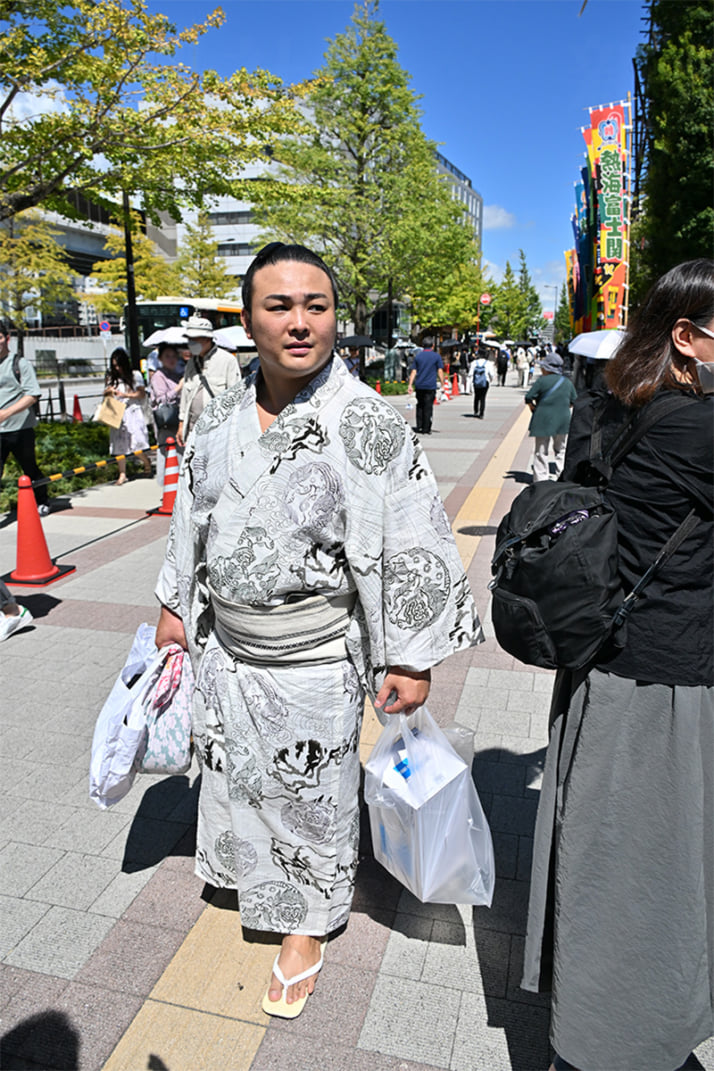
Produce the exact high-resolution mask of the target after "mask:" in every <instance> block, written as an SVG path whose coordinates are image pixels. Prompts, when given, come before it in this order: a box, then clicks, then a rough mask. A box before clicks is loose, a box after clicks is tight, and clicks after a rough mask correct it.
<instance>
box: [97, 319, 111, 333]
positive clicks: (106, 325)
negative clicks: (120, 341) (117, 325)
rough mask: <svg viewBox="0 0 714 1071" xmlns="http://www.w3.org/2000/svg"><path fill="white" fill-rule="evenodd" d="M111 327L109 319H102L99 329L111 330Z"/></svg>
mask: <svg viewBox="0 0 714 1071" xmlns="http://www.w3.org/2000/svg"><path fill="white" fill-rule="evenodd" d="M111 329H112V325H111V324H110V323H109V321H108V320H102V322H101V323H100V325H99V330H100V331H111Z"/></svg>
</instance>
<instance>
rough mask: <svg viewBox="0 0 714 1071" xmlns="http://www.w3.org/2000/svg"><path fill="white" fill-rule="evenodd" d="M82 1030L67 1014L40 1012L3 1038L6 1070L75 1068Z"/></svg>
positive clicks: (0, 1062)
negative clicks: (73, 1024)
mask: <svg viewBox="0 0 714 1071" xmlns="http://www.w3.org/2000/svg"><path fill="white" fill-rule="evenodd" d="M79 1044H80V1036H79V1032H78V1031H77V1030H75V1028H74V1027H73V1026H72V1023H71V1021H70V1019H69V1017H68V1016H67V1015H65V1014H64V1013H63V1012H58V1011H45V1012H38V1014H37V1015H31V1016H30V1017H29V1018H28V1019H24V1020H23V1021H22V1022H21V1023H18V1025H17V1026H15V1027H13V1029H12V1030H9V1031H8V1033H7V1034H4V1035H3V1036H2V1038H0V1066H2V1067H3V1068H4V1069H5V1071H30V1069H33V1068H34V1069H37V1071H76V1069H77V1068H78V1067H79Z"/></svg>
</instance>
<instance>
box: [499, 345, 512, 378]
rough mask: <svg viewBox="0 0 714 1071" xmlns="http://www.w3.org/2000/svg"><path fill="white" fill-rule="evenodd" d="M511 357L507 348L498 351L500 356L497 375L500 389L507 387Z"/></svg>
mask: <svg viewBox="0 0 714 1071" xmlns="http://www.w3.org/2000/svg"><path fill="white" fill-rule="evenodd" d="M510 356H511V355H510V353H509V352H508V350H507V349H506V348H505V346H504V347H503V348H502V349H500V350H499V351H498V356H497V357H496V374H497V376H498V385H499V387H505V386H506V373H507V372H508V362H509V360H510Z"/></svg>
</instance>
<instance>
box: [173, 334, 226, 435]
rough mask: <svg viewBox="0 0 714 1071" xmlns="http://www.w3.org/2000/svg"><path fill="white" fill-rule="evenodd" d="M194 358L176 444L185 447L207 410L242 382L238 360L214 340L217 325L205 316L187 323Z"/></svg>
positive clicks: (186, 376) (183, 396)
mask: <svg viewBox="0 0 714 1071" xmlns="http://www.w3.org/2000/svg"><path fill="white" fill-rule="evenodd" d="M183 327H184V334H185V335H186V338H187V339H188V348H189V350H190V352H191V357H190V359H189V362H188V364H187V365H186V370H185V372H184V385H183V390H182V391H181V402H180V405H179V425H178V429H177V431H176V442H177V443H178V445H179V446H184V445H185V443H186V440H187V438H188V435H189V432H190V431H191V428H192V427H193V425H194V424H195V423H196V421H197V420H198V418H199V417H200V415H201V413H202V412H203V410H204V407H205V406H206V405H207V404H208V403H209V402H210V400H211V398H215V397H216V395H217V394H222V393H223V391H224V390H228V388H229V387H232V386H233V384H234V383H237V382H238V380H239V379H240V369H239V367H238V359H237V357H236V356H235V354H233V353H230V352H229V351H228V350H224V349H220V347H218V346H216V344H215V343H214V341H213V324H212V323H211V321H210V320H207V319H205V318H204V317H203V316H189V318H188V320H185V321H184V324H183Z"/></svg>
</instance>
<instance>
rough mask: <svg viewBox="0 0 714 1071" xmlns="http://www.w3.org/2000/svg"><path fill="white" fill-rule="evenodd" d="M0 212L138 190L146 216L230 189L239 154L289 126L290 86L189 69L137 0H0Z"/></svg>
mask: <svg viewBox="0 0 714 1071" xmlns="http://www.w3.org/2000/svg"><path fill="white" fill-rule="evenodd" d="M2 9H3V16H4V18H5V23H4V27H5V28H4V29H3V32H2V34H0V219H4V218H8V217H10V216H12V215H14V214H16V213H17V212H20V211H23V210H25V209H27V208H30V207H33V206H35V205H38V204H40V203H42V204H44V205H45V206H46V207H49V208H53V209H55V210H56V211H58V212H59V213H61V214H62V215H65V216H69V217H70V218H72V217H74V215H75V208H74V206H73V203H72V199H71V196H70V194H71V191H72V190H73V189H78V190H80V191H82V192H83V193H85V194H86V195H87V196H88V197H89V198H90V199H91V200H94V201H98V200H99V201H103V202H104V203H110V202H116V201H120V200H121V195H122V193H123V192H124V191H128V192H130V193H133V194H135V195H137V196H138V197H140V199H141V202H142V206H143V207H144V208H145V209H146V210H147V211H148V213H149V214H150V216H151V218H152V219H153V220H154V221H155V222H156V221H157V217H158V212H159V211H160V210H165V211H167V212H169V213H170V214H171V215H172V216H173V217H174V218H176V219H178V218H180V216H181V209H182V207H184V206H186V205H202V204H203V203H204V199H205V198H206V197H210V196H211V195H215V194H220V193H231V192H232V191H233V182H234V180H235V179H236V178H237V176H238V175H239V173H240V171H241V169H242V168H243V167H244V165H245V163H246V162H247V161H249V160H255V159H258V158H260V157H261V155H262V154H263V152H264V146H265V144H266V143H267V142H269V141H270V140H271V138H272V137H273V136H274V135H275V134H278V133H280V132H281V131H283V130H285V129H287V127H288V124H294V95H295V94H294V92H293V91H286V90H285V89H284V88H283V87H282V86H281V84H280V82H279V80H277V79H275V78H274V77H273V76H272V75H270V74H268V73H267V72H265V71H260V70H259V71H256V72H255V73H252V74H251V73H249V72H248V71H246V70H245V69H240V70H238V71H236V72H235V73H234V74H233V75H231V77H230V78H227V79H223V78H220V77H219V76H218V75H217V74H216V73H215V71H205V72H204V73H203V74H197V73H195V72H193V71H192V70H191V69H190V68H189V67H188V66H187V65H186V64H185V63H182V62H180V61H179V60H178V59H177V56H178V54H179V53H180V50H181V48H182V46H184V45H187V44H191V43H193V42H195V41H197V40H198V38H199V37H201V36H202V35H203V34H205V33H206V32H207V31H208V30H209V29H211V28H217V27H219V26H220V25H221V23H222V21H223V13H222V12H221V10H220V9H219V8H218V9H216V10H215V11H214V12H213V13H212V14H210V15H208V17H207V18H206V20H205V22H203V23H201V24H198V25H195V26H191V27H189V28H188V29H185V30H182V31H180V32H177V30H176V29H175V27H174V26H173V25H172V24H171V23H170V22H169V20H168V19H167V18H166V16H164V15H160V14H157V15H153V14H149V13H148V12H147V10H146V5H145V3H144V0H69V2H68V3H63V2H62V0H32V2H28V0H4V2H3V5H2Z"/></svg>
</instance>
